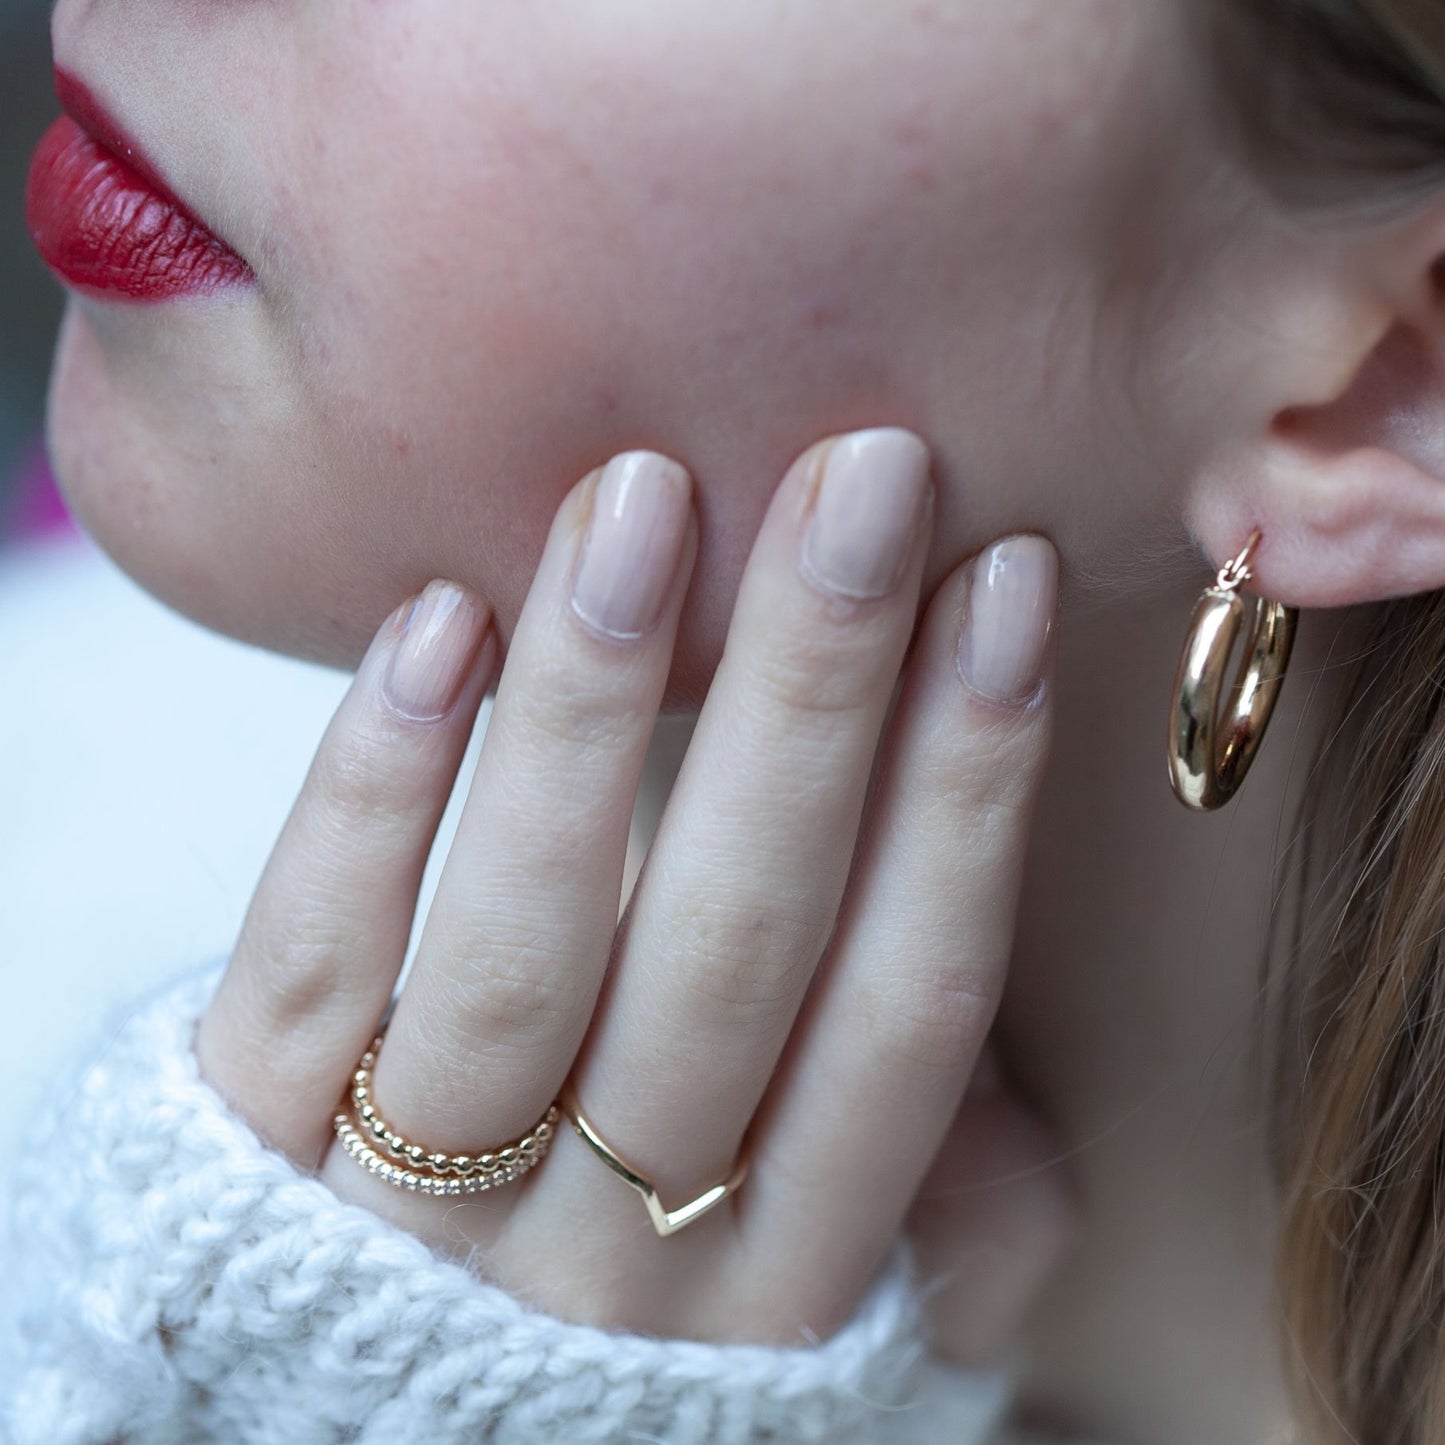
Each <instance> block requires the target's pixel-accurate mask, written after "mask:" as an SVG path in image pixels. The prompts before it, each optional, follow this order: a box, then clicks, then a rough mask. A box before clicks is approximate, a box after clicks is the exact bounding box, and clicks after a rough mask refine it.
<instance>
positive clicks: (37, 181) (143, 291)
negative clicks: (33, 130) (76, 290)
mask: <svg viewBox="0 0 1445 1445" xmlns="http://www.w3.org/2000/svg"><path fill="white" fill-rule="evenodd" d="M25 220H26V224H27V226H28V227H29V229H30V236H31V239H32V240H33V241H34V242H35V245H36V247H37V248H38V250H39V251H40V255H41V259H42V260H44V262H45V264H46V265H47V266H49V267H50V269H51V270H52V271H54V272H55V273H56V275H58V276H59V277H60V279H61V280H62V281H65V282H67V283H68V284H69V285H71V286H76V287H80V288H82V289H84V290H86V291H90V292H94V293H98V294H101V295H104V296H107V297H109V298H112V299H119V298H122V297H123V298H125V299H128V300H131V301H165V300H169V299H170V298H172V297H175V296H194V295H197V294H198V293H204V292H208V291H216V290H218V289H220V288H221V287H224V286H234V285H238V284H242V283H246V282H250V281H252V280H254V279H255V277H254V273H253V272H252V270H251V268H250V267H249V266H248V265H247V264H246V263H245V262H244V261H243V260H242V259H241V258H240V257H239V256H238V255H237V254H236V253H235V252H234V251H233V250H231V248H230V247H229V246H227V245H226V244H225V243H224V242H223V241H220V240H218V239H217V238H216V237H215V236H213V235H212V234H211V233H210V232H209V231H208V230H206V228H205V227H204V226H203V225H201V223H200V222H199V221H198V220H196V218H195V217H194V216H192V215H191V214H190V213H189V212H188V211H187V210H186V209H185V207H183V206H182V205H181V204H180V202H179V201H177V200H176V198H175V197H174V196H171V195H168V194H167V193H166V192H165V191H164V190H162V189H160V188H158V187H157V186H156V185H154V184H153V183H152V182H151V181H149V180H147V179H146V178H145V177H143V176H141V175H140V174H139V172H137V171H136V170H135V169H134V167H132V166H130V165H128V164H127V163H126V162H125V161H123V160H121V158H120V157H119V156H117V155H116V154H115V153H114V152H113V151H110V150H107V149H106V148H105V147H104V146H103V145H101V144H100V143H99V142H98V141H97V140H95V138H94V137H93V136H91V135H90V134H89V133H87V132H86V131H84V130H82V129H81V128H80V126H78V125H77V124H76V123H75V121H73V120H72V119H71V118H70V117H69V116H68V115H62V116H61V117H59V119H57V120H56V121H54V122H53V123H52V124H51V126H50V128H49V129H48V130H47V131H46V132H45V134H44V135H43V136H41V137H40V143H39V144H38V145H37V146H36V147H35V154H34V156H33V157H32V158H31V161H30V175H29V178H28V180H27V181H26V185H25Z"/></svg>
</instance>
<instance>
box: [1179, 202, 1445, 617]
mask: <svg viewBox="0 0 1445 1445" xmlns="http://www.w3.org/2000/svg"><path fill="white" fill-rule="evenodd" d="M1442 254H1445V202H1442V203H1441V204H1440V205H1439V206H1435V207H1433V208H1432V210H1431V211H1430V213H1429V214H1427V215H1423V216H1422V215H1419V214H1417V215H1416V216H1415V218H1414V219H1413V221H1412V222H1410V223H1409V224H1406V223H1396V224H1395V225H1394V228H1393V229H1385V230H1375V231H1371V232H1370V233H1369V234H1368V235H1366V234H1364V233H1361V234H1358V235H1354V236H1351V237H1348V238H1346V239H1344V240H1342V241H1341V243H1340V246H1339V249H1338V251H1337V253H1336V254H1335V256H1334V258H1333V260H1332V261H1331V263H1330V264H1328V265H1325V264H1320V265H1318V266H1316V265H1314V264H1313V263H1311V264H1310V265H1308V266H1307V267H1306V268H1304V270H1303V273H1302V274H1300V275H1297V276H1295V277H1294V278H1293V279H1292V280H1291V281H1290V282H1289V283H1288V285H1287V288H1286V289H1285V290H1284V291H1283V292H1280V293H1279V295H1278V296H1277V297H1275V298H1273V299H1267V300H1266V302H1265V305H1266V308H1267V309H1268V311H1269V314H1268V315H1266V316H1264V317H1262V318H1261V327H1262V334H1267V335H1268V336H1269V337H1270V338H1271V341H1270V344H1269V345H1268V346H1267V347H1263V346H1262V347H1261V348H1259V350H1258V351H1257V352H1255V353H1254V354H1253V355H1252V356H1251V357H1250V358H1249V359H1248V360H1247V361H1246V362H1245V364H1244V369H1245V372H1246V374H1247V376H1248V377H1249V378H1250V382H1249V384H1250V385H1252V387H1253V390H1254V400H1253V401H1252V402H1245V401H1244V400H1243V397H1242V396H1241V405H1240V406H1239V407H1237V408H1236V410H1235V412H1234V415H1235V417H1236V418H1238V417H1240V416H1241V415H1242V416H1244V417H1245V424H1244V426H1243V428H1242V429H1240V428H1238V427H1233V428H1226V431H1229V430H1232V432H1233V436H1232V439H1229V440H1225V441H1222V442H1221V443H1220V444H1219V445H1218V446H1217V447H1215V448H1214V450H1213V453H1212V454H1211V455H1210V456H1209V457H1208V459H1207V461H1206V462H1205V464H1204V465H1203V466H1202V467H1201V468H1200V469H1199V470H1198V472H1197V473H1196V475H1195V476H1194V477H1193V478H1192V480H1191V484H1190V487H1189V489H1188V494H1187V497H1186V503H1185V521H1186V525H1187V526H1188V527H1189V529H1190V531H1191V532H1192V533H1193V534H1194V536H1195V537H1196V538H1197V539H1198V540H1199V542H1200V543H1201V544H1202V546H1203V548H1204V550H1205V551H1206V552H1207V553H1208V554H1209V556H1210V557H1211V558H1212V559H1213V560H1214V561H1215V562H1216V564H1219V565H1222V564H1223V563H1224V562H1225V561H1227V560H1228V559H1229V558H1230V557H1232V556H1234V555H1235V553H1237V552H1238V551H1239V550H1240V548H1241V547H1242V546H1243V544H1244V542H1245V541H1246V539H1247V538H1248V536H1249V534H1250V533H1251V531H1253V530H1254V528H1256V527H1258V528H1259V529H1260V531H1261V534H1262V535H1261V538H1260V542H1259V545H1258V547H1257V548H1256V551H1255V553H1254V556H1253V559H1252V560H1251V564H1250V566H1251V570H1252V572H1253V574H1254V575H1253V578H1252V580H1251V581H1250V582H1249V584H1248V586H1249V589H1250V590H1251V591H1253V592H1256V593H1258V594H1259V595H1261V596H1264V597H1269V598H1272V599H1274V600H1275V601H1279V602H1285V603H1289V604H1291V605H1294V606H1301V607H1339V606H1347V605H1351V604H1354V603H1359V602H1372V601H1378V600H1381V599H1383V598H1386V597H1397V596H1404V595H1407V594H1410V593H1415V592H1426V591H1431V590H1433V589H1435V588H1440V587H1445V282H1442V277H1445V262H1442V261H1441V257H1442Z"/></svg>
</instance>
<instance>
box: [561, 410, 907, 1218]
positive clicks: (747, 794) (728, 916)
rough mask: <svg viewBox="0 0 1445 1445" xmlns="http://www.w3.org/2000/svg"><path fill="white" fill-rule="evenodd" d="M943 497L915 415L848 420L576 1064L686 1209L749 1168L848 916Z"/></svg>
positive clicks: (740, 648) (792, 521)
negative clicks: (901, 419) (750, 1137)
mask: <svg viewBox="0 0 1445 1445" xmlns="http://www.w3.org/2000/svg"><path fill="white" fill-rule="evenodd" d="M932 497H933V491H932V486H931V482H930V478H929V454H928V449H927V447H926V446H925V445H924V443H923V442H922V441H921V440H920V439H919V438H918V437H916V436H915V435H913V433H911V432H908V431H904V430H901V429H899V428H896V427H883V428H877V429H874V430H870V431H864V432H856V433H852V434H850V435H846V436H842V437H835V438H830V439H829V440H827V441H825V442H822V443H819V444H818V445H817V446H815V447H812V448H810V449H809V450H808V451H807V452H805V453H804V454H803V455H802V456H801V457H800V458H799V459H798V461H797V462H796V463H795V464H794V465H793V467H792V468H791V469H790V471H789V473H788V475H787V477H786V478H785V479H784V481H783V483H782V485H781V486H780V487H779V488H778V490H777V493H776V494H775V496H774V499H773V503H772V505H771V507H770V508H769V511H768V515H767V517H766V518H765V519H764V522H763V526H762V528H761V530H760V532H759V534H758V539H757V542H756V544H755V546H754V548H753V552H752V555H751V556H750V558H749V561H748V566H747V569H746V571H745V573H744V576H743V580H742V585H741V588H740V590H739V594H738V600H737V603H736V606H735V608H734V612H733V617H732V622H731V624H730V627H729V631H728V637H727V644H726V647H725V650H724V655H723V659H722V662H721V664H720V665H719V667H718V670H717V674H716V676H715V677H714V680H713V684H712V687H711V689H710V690H709V693H708V696H707V700H706V703H705V705H704V707H703V710H702V713H701V715H700V717H699V719H698V724H697V728H696V730H695V731H694V733H693V737H692V741H691V743H690V745H689V748H688V752H687V756H686V758H685V759H684V761H683V766H682V770H681V772H680V774H679V776H678V779H677V782H676V784H675V785H674V788H673V792H672V795H671V797H670V798H669V800H668V803H667V807H666V810H665V812H664V814H663V819H662V822H661V824H660V826H659V828H658V832H657V835H656V837H655V838H654V840H653V843H652V847H651V850H650V852H649V854H648V857H647V860H646V862H645V863H644V866H643V871H642V875H641V877H640V878H639V880H638V883H637V887H636V890H635V891H634V894H633V898H632V901H631V903H630V905H629V908H628V914H627V917H626V918H625V919H624V921H623V925H622V933H621V937H620V939H619V942H618V945H617V950H616V961H615V966H614V968H613V971H612V974H611V975H610V980H611V982H610V985H609V990H608V993H607V995H606V996H605V997H604V999H603V1002H602V1005H601V1008H600V1010H599V1018H598V1020H597V1021H596V1022H595V1023H594V1025H593V1029H592V1031H591V1033H590V1034H589V1036H588V1040H587V1044H586V1046H585V1051H584V1055H583V1058H582V1060H581V1062H580V1064H579V1068H578V1071H577V1075H576V1078H575V1080H574V1083H575V1086H576V1089H577V1095H578V1099H579V1102H580V1103H581V1105H582V1107H583V1108H584V1109H585V1110H586V1111H587V1112H588V1114H589V1115H590V1116H591V1118H592V1120H593V1121H594V1122H595V1123H596V1125H597V1127H598V1128H599V1129H600V1130H602V1132H603V1133H604V1134H605V1136H606V1138H607V1140H608V1142H609V1144H610V1145H611V1146H612V1147H613V1148H615V1149H616V1150H617V1151H618V1153H619V1154H621V1155H622V1157H624V1158H626V1159H627V1160H629V1161H630V1162H631V1163H632V1164H634V1165H635V1166H636V1167H637V1168H638V1169H639V1170H640V1171H641V1172H643V1173H644V1174H646V1175H648V1176H649V1177H650V1178H651V1179H652V1180H653V1181H654V1182H655V1183H656V1185H657V1187H658V1189H659V1193H660V1194H661V1196H662V1198H663V1200H664V1203H665V1204H667V1205H669V1206H672V1205H675V1204H678V1203H681V1202H683V1201H685V1200H686V1199H689V1198H692V1197H693V1196H695V1195H696V1194H698V1193H699V1192H700V1190H701V1189H703V1188H705V1187H707V1186H708V1185H711V1184H713V1183H715V1182H717V1180H718V1179H720V1178H722V1177H723V1175H725V1174H726V1173H727V1172H728V1168H729V1165H730V1163H731V1161H732V1159H733V1156H734V1155H735V1153H736V1151H737V1148H738V1146H739V1143H740V1141H741V1138H742V1135H743V1133H744V1132H745V1131H746V1129H747V1126H748V1123H749V1121H750V1120H751V1118H752V1115H753V1113H754V1111H755V1110H756V1108H757V1105H758V1102H759V1100H760V1098H761V1097H762V1094H763V1091H764V1089H765V1088H766V1086H767V1083H768V1080H769V1077H770V1076H771V1074H772V1072H773V1069H774V1067H775V1065H776V1063H777V1060H778V1057H779V1055H780V1054H781V1053H782V1050H783V1048H784V1045H785V1043H786V1040H787V1036H788V1032H789V1030H790V1028H791V1027H792V1024H793V1020H794V1018H795V1016H796V1014H797V1011H798V1008H799V1006H800V1005H801V1003H802V1000H803V996H804V993H805V991H806V989H807V987H808V983H809V980H810V978H811V976H812V973H813V970H814V968H815V967H816V965H817V963H818V960H819V959H820V958H821V956H822V954H823V952H824V949H825V947H826V944H827V941H828V937H829V934H830V933H831V931H832V929H833V927H834V923H835V920H836V916H837V912H838V907H839V903H840V901H841V898H842V895H843V890H844V887H845V884H846V882H847V875H848V871H849V865H850V862H851V860H852V857H853V850H854V844H855V842H856V839H857V833H858V824H859V819H860V816H861V813H862V809H863V805H864V796H865V793H866V790H867V785H868V780H869V774H870V767H871V762H872V759H873V755H874V753H875V751H876V749H877V746H878V738H879V734H880V731H881V729H882V726H883V721H884V718H885V715H886V713H887V710H888V706H889V702H890V700H891V697H892V692H893V687H894V683H895V681H896V679H897V675H898V671H899V668H900V666H901V664H902V661H903V657H904V653H905V651H906V649H907V646H908V642H909V638H910V637H911V635H912V632H913V626H914V622H915V619H916V614H917V608H918V594H919V589H920V585H921V579H922V572H923V565H924V561H925V558H926V555H927V552H928V544H929V538H930V535H931V521H932ZM574 1157H575V1156H574ZM578 1167H585V1168H588V1169H592V1168H595V1161H588V1160H586V1159H585V1158H584V1159H583V1160H582V1161H581V1163H580V1165H579V1166H578ZM624 1188H625V1186H624Z"/></svg>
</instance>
